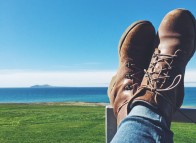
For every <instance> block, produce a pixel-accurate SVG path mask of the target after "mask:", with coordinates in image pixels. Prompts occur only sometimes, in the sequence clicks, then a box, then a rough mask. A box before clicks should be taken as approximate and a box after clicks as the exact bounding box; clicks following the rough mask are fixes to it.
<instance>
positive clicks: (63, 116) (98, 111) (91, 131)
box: [0, 104, 196, 143]
mask: <svg viewBox="0 0 196 143" xmlns="http://www.w3.org/2000/svg"><path fill="white" fill-rule="evenodd" d="M104 118H105V117H104V107H103V106H70V105H65V104H52V105H48V104H0V143H24V142H25V143H27V142H28V143H31V142H34V143H35V142H36V143H55V142H56V143H61V142H62V143H96V142H97V143H104V142H105V132H104V128H105V127H104V121H105V120H104ZM172 130H173V131H174V133H175V136H174V140H175V142H176V143H184V142H186V143H191V142H192V143H193V142H195V141H196V136H195V134H196V125H194V124H184V123H173V124H172Z"/></svg>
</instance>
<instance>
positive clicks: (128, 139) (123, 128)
mask: <svg viewBox="0 0 196 143" xmlns="http://www.w3.org/2000/svg"><path fill="white" fill-rule="evenodd" d="M111 143H173V133H172V131H171V130H170V129H169V127H168V125H167V124H166V121H165V119H164V118H163V117H162V116H161V115H159V114H158V113H157V111H156V110H155V109H153V108H151V107H149V106H147V105H146V106H145V105H136V106H134V107H133V108H132V110H131V112H130V113H129V114H128V115H127V117H126V118H125V119H124V120H123V121H122V122H121V123H120V125H119V127H118V130H117V132H116V134H115V136H114V138H113V139H112V141H111Z"/></svg>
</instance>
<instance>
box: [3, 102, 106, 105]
mask: <svg viewBox="0 0 196 143" xmlns="http://www.w3.org/2000/svg"><path fill="white" fill-rule="evenodd" d="M2 104H10V105H11V104H13V105H61V106H63V105H68V106H107V105H109V103H104V102H30V103H17V102H16V103H14V102H5V103H3V102H2V103H1V102H0V105H2Z"/></svg>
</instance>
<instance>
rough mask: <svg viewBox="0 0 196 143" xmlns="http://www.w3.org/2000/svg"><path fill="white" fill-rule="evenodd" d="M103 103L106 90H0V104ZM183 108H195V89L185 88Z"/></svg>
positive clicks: (105, 97) (106, 99)
mask: <svg viewBox="0 0 196 143" xmlns="http://www.w3.org/2000/svg"><path fill="white" fill-rule="evenodd" d="M70 101H71V102H72V101H73V102H75V101H76V102H105V103H108V102H109V100H108V97H107V88H105V87H103V88H0V103H7V102H9V103H32V102H70ZM183 105H184V106H195V107H196V87H194V88H191V87H189V88H185V98H184V103H183Z"/></svg>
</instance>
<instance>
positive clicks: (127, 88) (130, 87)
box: [124, 84, 132, 90]
mask: <svg viewBox="0 0 196 143" xmlns="http://www.w3.org/2000/svg"><path fill="white" fill-rule="evenodd" d="M124 89H125V90H131V89H132V86H131V85H129V84H128V85H126V86H125V87H124Z"/></svg>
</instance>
